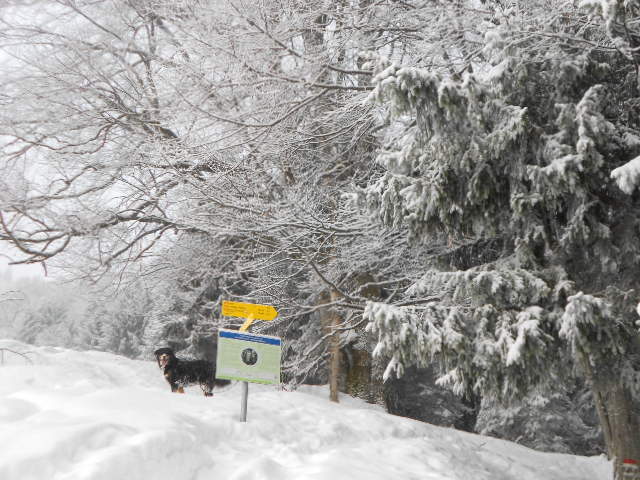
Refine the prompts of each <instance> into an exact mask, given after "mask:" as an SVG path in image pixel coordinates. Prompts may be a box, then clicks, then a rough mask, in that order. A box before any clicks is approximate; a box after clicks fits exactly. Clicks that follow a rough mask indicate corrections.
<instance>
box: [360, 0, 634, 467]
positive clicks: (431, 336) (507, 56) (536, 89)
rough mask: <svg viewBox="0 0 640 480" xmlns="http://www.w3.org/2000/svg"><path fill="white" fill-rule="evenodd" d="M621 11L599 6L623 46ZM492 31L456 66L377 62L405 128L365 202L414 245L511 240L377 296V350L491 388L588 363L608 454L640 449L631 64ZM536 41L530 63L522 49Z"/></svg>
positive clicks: (455, 381)
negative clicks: (426, 299)
mask: <svg viewBox="0 0 640 480" xmlns="http://www.w3.org/2000/svg"><path fill="white" fill-rule="evenodd" d="M592 3H593V2H592ZM623 3H624V5H623ZM632 3H633V2H632ZM592 7H593V5H592ZM627 7H628V5H627V2H612V1H610V2H600V7H599V8H600V10H599V11H600V14H601V15H603V17H604V18H605V24H604V26H603V30H602V31H601V32H600V33H599V35H601V36H600V37H598V38H599V41H600V40H601V41H603V42H605V41H606V40H603V39H604V38H605V36H606V35H609V37H610V40H608V41H611V42H612V43H613V44H616V43H615V42H616V38H613V37H614V36H615V35H616V34H617V32H619V28H620V26H621V25H620V21H622V20H621V18H622V16H623V13H624V12H622V10H624V9H625V8H626V13H627V14H630V13H633V12H632V11H631V10H629V8H627ZM594 8H595V7H594ZM621 9H622V10H621ZM634 11H635V10H634ZM621 12H622V13H621ZM621 15H622V16H621ZM566 20H567V22H570V21H571V17H570V16H567V17H566ZM616 22H617V23H616ZM567 24H568V23H565V25H567ZM560 28H564V27H560ZM567 31H568V30H567ZM567 31H564V32H563V35H565V36H566V35H568V33H567ZM491 33H492V34H491V35H486V36H485V40H486V41H487V45H486V57H485V58H486V59H487V61H488V62H489V63H490V65H486V64H485V65H482V64H479V65H478V66H477V68H476V69H475V70H474V71H473V72H469V71H467V72H464V73H463V74H462V75H458V74H452V73H451V72H446V71H443V70H440V71H438V70H436V69H425V68H415V67H402V66H398V65H394V64H392V63H391V62H389V61H387V60H384V59H382V60H381V61H380V64H379V67H378V73H377V75H376V76H375V78H374V85H375V89H374V91H373V92H372V93H371V95H370V100H371V101H374V102H377V103H378V105H380V107H381V108H382V109H384V110H385V111H386V112H387V120H386V121H387V123H388V125H390V128H396V126H397V125H399V124H402V125H406V127H405V128H404V129H403V130H402V133H401V134H399V135H396V136H395V137H394V138H393V139H392V141H390V142H389V143H388V144H387V146H386V147H385V149H384V151H382V152H381V153H380V155H379V156H378V159H377V161H378V163H379V164H380V165H381V166H382V167H383V173H382V174H381V175H380V177H379V178H378V179H377V181H376V182H375V183H374V184H373V185H371V186H370V187H369V188H368V189H367V190H366V191H365V192H364V193H363V195H362V201H363V203H365V204H366V205H367V206H368V208H369V211H370V212H371V213H372V215H373V216H374V217H375V218H377V219H378V221H380V222H381V223H382V224H384V225H386V226H387V227H389V228H396V227H399V226H403V228H406V229H407V230H408V232H409V237H410V240H411V241H412V242H413V244H414V245H416V248H419V246H420V245H425V244H428V243H429V242H433V241H436V240H440V241H442V240H443V239H444V240H445V241H447V242H448V243H449V245H450V246H451V248H454V246H459V245H462V246H473V245H485V244H493V245H499V246H500V248H499V249H494V251H492V252H491V254H490V255H486V256H483V255H481V254H478V255H477V257H475V258H472V259H470V261H469V263H470V265H467V266H465V267H464V268H460V267H458V266H456V265H454V264H453V263H452V262H450V261H447V256H446V255H443V256H442V258H441V259H440V260H437V259H436V260H434V261H433V262H432V263H431V264H430V265H425V275H424V277H423V278H422V279H421V280H420V281H418V282H416V283H415V284H414V286H413V293H415V294H416V295H420V294H423V295H424V294H427V295H429V296H433V297H437V298H439V300H438V301H437V302H435V303H432V304H428V305H425V306H422V307H417V306H415V307H411V308H408V307H393V308H390V307H386V306H383V305H379V304H372V305H370V306H369V307H368V308H367V311H366V312H365V316H366V318H368V320H369V322H370V323H369V329H370V331H372V332H374V333H376V334H377V335H378V339H379V340H378V348H377V349H376V353H377V354H380V355H382V354H384V355H386V356H388V357H389V358H391V363H390V364H389V368H388V372H389V371H391V370H392V371H395V372H396V373H398V374H401V373H402V370H403V368H406V366H407V364H408V363H410V362H416V363H419V364H420V363H428V362H430V361H436V362H437V363H438V364H439V365H440V369H441V374H442V377H441V380H440V381H441V383H443V384H449V385H451V386H452V387H453V388H454V389H455V390H456V391H458V392H465V391H475V392H481V393H483V394H484V395H490V396H492V397H497V398H509V397H518V396H521V395H523V394H525V393H526V392H527V391H529V390H531V389H532V388H533V387H535V386H538V385H547V386H549V385H553V383H554V382H562V381H563V380H566V379H568V376H569V375H570V374H571V373H576V372H577V373H579V374H580V375H582V376H584V377H585V378H586V379H587V381H588V382H589V384H590V386H591V388H592V391H593V392H594V398H595V399H596V403H597V404H598V409H599V413H600V420H601V423H602V424H603V431H604V432H605V439H606V442H607V447H608V451H609V454H610V456H612V457H616V458H638V459H640V435H639V434H638V433H637V429H636V430H635V433H634V432H632V431H631V430H629V427H628V425H627V424H629V422H627V424H625V423H624V421H623V420H622V418H623V417H624V418H628V417H625V415H627V414H629V415H631V413H630V410H629V408H630V405H631V403H630V402H631V396H633V395H635V393H636V388H635V385H636V380H635V377H636V373H635V372H637V371H638V370H639V369H640V363H639V362H638V359H639V356H638V354H639V353H640V343H639V342H638V340H639V336H638V331H637V328H636V326H635V323H634V322H635V317H634V315H635V312H634V308H635V304H636V303H637V298H638V293H637V292H638V287H639V286H640V285H638V279H640V241H638V240H640V239H638V231H639V230H638V227H639V226H640V214H639V213H638V212H640V210H639V209H638V207H639V206H640V205H638V198H637V197H634V196H631V197H630V196H628V195H625V193H626V194H628V193H630V192H632V191H633V190H634V188H635V185H636V182H637V175H636V166H635V163H636V161H635V160H632V159H634V158H637V156H638V154H639V153H640V152H639V151H638V144H637V142H635V141H633V139H634V138H637V134H638V131H637V130H638V125H637V122H635V120H634V119H635V118H636V116H635V115H636V114H635V113H634V112H635V110H634V108H635V107H634V105H635V103H634V102H635V100H634V99H635V97H636V96H637V89H636V85H635V84H634V81H635V80H634V77H633V70H632V69H633V66H632V65H629V64H628V58H626V57H624V55H622V56H619V55H617V56H616V55H614V54H611V55H608V54H606V53H605V52H604V51H603V50H593V51H590V50H585V49H579V48H575V47H574V46H560V45H555V46H554V47H553V48H552V49H551V50H549V49H540V50H536V48H538V44H536V41H535V40H533V39H530V40H529V42H530V43H529V44H528V46H527V48H528V49H529V50H527V53H526V54H525V55H522V56H519V55H517V50H516V49H515V47H514V45H515V43H511V44H510V42H509V40H510V39H509V38H508V37H509V35H513V36H514V37H515V36H517V34H516V33H514V32H511V33H509V30H508V29H502V30H498V29H496V31H495V32H491ZM571 34H572V35H574V34H576V33H575V32H574V31H571ZM585 35H586V34H585ZM593 35H596V33H593ZM633 38H635V37H633ZM498 40H500V41H498ZM511 40H513V39H511ZM591 40H592V38H590V39H589V40H588V41H591ZM526 43H527V42H526V41H523V43H522V44H520V46H521V47H522V48H524V47H523V45H524V44H526ZM530 52H535V53H534V55H535V60H536V61H535V62H534V61H527V60H522V58H523V56H528V55H529V54H530ZM627 53H630V50H628V49H627ZM630 54H632V55H634V54H633V53H630ZM474 67H475V66H474ZM616 68H618V69H620V70H616ZM625 70H626V71H628V72H630V74H629V75H628V76H627V77H626V79H625V81H624V82H622V84H620V81H619V72H620V71H625ZM614 72H616V74H615V75H614V74H613V73H614ZM628 162H630V163H628ZM612 172H613V173H612ZM612 177H613V178H612ZM492 242H493V243H492ZM459 268H460V269H459ZM409 293H411V292H409ZM414 298H418V297H414ZM621 372H626V373H623V375H622V377H620V373H621ZM621 412H623V413H621ZM624 412H626V413H624ZM616 415H617V417H616ZM632 418H635V417H633V416H632ZM631 423H633V422H631ZM625 425H627V426H625ZM616 471H618V470H616Z"/></svg>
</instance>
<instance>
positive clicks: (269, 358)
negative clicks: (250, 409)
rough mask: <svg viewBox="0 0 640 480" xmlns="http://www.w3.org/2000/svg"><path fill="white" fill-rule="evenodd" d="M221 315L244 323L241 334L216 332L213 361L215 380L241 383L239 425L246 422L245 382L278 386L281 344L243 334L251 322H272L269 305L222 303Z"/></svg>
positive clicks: (246, 384)
mask: <svg viewBox="0 0 640 480" xmlns="http://www.w3.org/2000/svg"><path fill="white" fill-rule="evenodd" d="M222 314H223V315H228V316H232V317H243V318H246V319H247V320H246V321H245V322H244V324H243V325H242V327H240V331H236V330H227V329H222V328H221V329H220V330H219V331H218V355H217V360H216V377H217V378H222V379H226V380H239V381H241V382H242V403H241V406H240V421H242V422H246V421H247V399H248V396H249V384H248V382H253V383H262V384H266V385H269V384H279V383H280V356H281V354H282V341H281V340H280V338H278V337H272V336H269V335H258V334H253V333H245V332H246V331H247V330H248V329H249V327H250V326H251V324H252V323H253V321H254V320H273V319H274V318H276V317H277V316H278V312H277V311H276V309H275V308H273V307H272V306H270V305H257V304H253V303H240V302H227V301H223V302H222Z"/></svg>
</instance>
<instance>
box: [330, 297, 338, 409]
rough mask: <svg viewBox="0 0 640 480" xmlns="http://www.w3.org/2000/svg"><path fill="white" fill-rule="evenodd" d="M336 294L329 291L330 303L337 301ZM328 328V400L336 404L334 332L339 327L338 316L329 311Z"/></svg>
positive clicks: (336, 356) (335, 337) (336, 333)
mask: <svg viewBox="0 0 640 480" xmlns="http://www.w3.org/2000/svg"><path fill="white" fill-rule="evenodd" d="M338 297H339V296H338V293H337V292H335V291H334V290H331V296H330V298H331V302H335V301H337V300H338ZM330 318H331V322H330V323H329V328H330V329H331V331H332V335H331V337H330V338H329V354H330V355H331V356H330V358H329V399H330V400H331V401H332V402H338V382H339V378H340V335H339V333H338V331H337V330H336V329H337V328H338V327H339V326H340V316H339V315H338V314H337V313H336V312H335V310H333V309H331V314H330Z"/></svg>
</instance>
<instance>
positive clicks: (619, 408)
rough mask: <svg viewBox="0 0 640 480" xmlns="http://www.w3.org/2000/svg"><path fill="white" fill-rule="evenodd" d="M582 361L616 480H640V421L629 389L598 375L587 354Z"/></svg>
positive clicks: (615, 380)
mask: <svg viewBox="0 0 640 480" xmlns="http://www.w3.org/2000/svg"><path fill="white" fill-rule="evenodd" d="M580 357H581V359H580V360H581V362H582V365H583V367H584V370H585V373H586V375H587V379H588V380H589V383H590V384H591V388H592V390H593V398H594V400H595V403H596V408H597V410H598V416H599V417H600V425H601V427H602V432H603V434H604V441H605V446H606V448H607V457H608V458H609V459H610V460H613V478H614V480H640V421H639V420H638V412H637V411H636V408H635V406H634V404H633V400H632V397H631V393H630V392H629V389H628V388H627V387H626V386H625V385H624V384H623V383H622V381H620V380H618V379H611V378H604V377H603V376H602V375H597V374H595V372H594V369H593V367H592V366H591V363H590V362H589V360H588V357H587V355H586V354H585V352H580Z"/></svg>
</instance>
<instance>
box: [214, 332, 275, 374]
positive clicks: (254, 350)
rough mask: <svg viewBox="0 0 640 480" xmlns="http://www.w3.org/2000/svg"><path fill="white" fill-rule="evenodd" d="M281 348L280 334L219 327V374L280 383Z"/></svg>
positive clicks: (217, 371) (217, 366) (217, 369)
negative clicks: (247, 331)
mask: <svg viewBox="0 0 640 480" xmlns="http://www.w3.org/2000/svg"><path fill="white" fill-rule="evenodd" d="M281 350H282V341H281V340H280V339H279V338H278V337H271V336H269V335H257V334H255V333H244V332H238V331H237V330H226V329H220V330H219V331H218V357H217V361H216V362H217V363H216V377H218V378H223V379H226V380H240V381H243V382H252V383H263V384H279V383H280V354H281Z"/></svg>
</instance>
